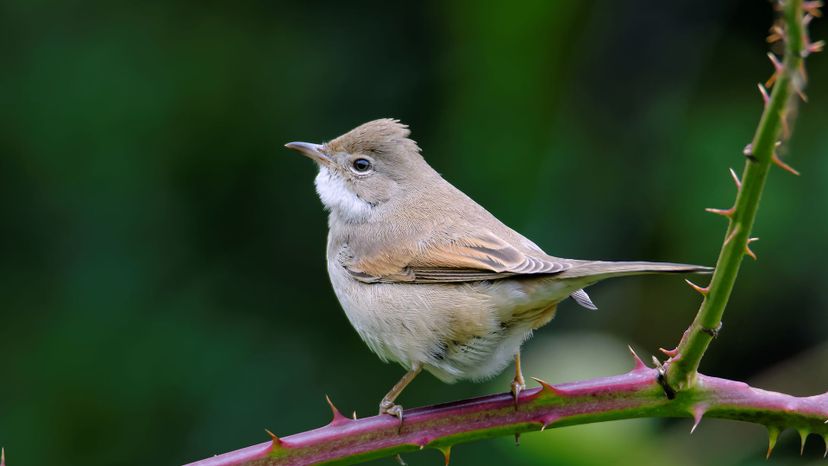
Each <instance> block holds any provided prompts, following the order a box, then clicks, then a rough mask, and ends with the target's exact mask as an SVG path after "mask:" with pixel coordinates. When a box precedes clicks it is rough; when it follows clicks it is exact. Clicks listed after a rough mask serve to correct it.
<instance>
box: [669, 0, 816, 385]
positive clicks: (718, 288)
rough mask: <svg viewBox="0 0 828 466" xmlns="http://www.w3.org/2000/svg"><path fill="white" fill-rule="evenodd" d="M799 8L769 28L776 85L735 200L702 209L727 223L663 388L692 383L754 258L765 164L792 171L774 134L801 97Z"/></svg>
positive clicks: (794, 0) (783, 128)
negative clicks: (745, 264)
mask: <svg viewBox="0 0 828 466" xmlns="http://www.w3.org/2000/svg"><path fill="white" fill-rule="evenodd" d="M808 3H809V7H812V6H811V5H810V3H811V2H808ZM802 10H803V4H802V0H787V1H786V2H785V3H784V13H783V20H782V21H781V23H778V24H777V25H775V26H774V28H773V29H772V32H773V34H772V35H771V37H769V39H771V40H772V39H779V38H782V37H784V40H785V57H784V61H783V63H782V64H780V63H779V62H778V61H777V59H776V57H775V56H774V55H773V54H769V57H770V58H771V62H772V63H773V64H774V67H775V72H774V75H773V76H772V77H771V79H770V80H769V81H768V83H769V84H773V82H774V81H775V82H776V85H775V86H774V87H773V92H772V93H771V95H770V98H769V99H766V104H765V110H764V112H763V113H762V118H761V119H760V121H759V127H758V128H757V130H756V134H755V135H754V137H753V141H752V142H751V143H750V144H749V145H748V146H747V147H746V148H745V156H746V160H745V168H744V170H743V172H742V179H741V181H739V179H738V177H736V175H735V174H734V175H733V176H734V180H735V181H736V186H737V190H738V193H737V195H736V203H735V205H734V206H733V207H731V208H730V209H721V210H720V209H708V211H709V212H712V213H716V214H720V215H724V216H725V217H727V218H728V219H729V221H730V223H729V226H728V228H727V233H726V234H725V240H724V243H723V244H722V249H721V251H720V253H719V259H718V261H717V262H716V271H715V272H714V273H713V278H712V279H711V281H710V285H708V286H707V287H705V288H702V287H698V286H696V285H693V284H692V283H691V285H692V286H693V287H694V288H695V289H696V290H697V291H699V292H700V293H701V294H702V296H704V301H703V302H702V304H701V307H700V308H699V311H698V314H697V315H696V318H695V319H694V320H693V323H692V324H691V325H690V327H689V328H688V329H687V331H685V332H684V336H683V337H682V339H681V342H680V343H679V345H678V347H677V348H676V349H675V350H673V351H670V352H666V353H667V354H668V355H669V356H671V358H670V360H669V361H668V362H667V363H666V364H665V366H666V367H667V374H666V379H667V382H668V384H669V386H671V387H672V388H673V389H675V390H677V391H680V390H683V389H685V388H687V387H690V386H692V385H693V383H694V379H695V377H696V373H697V371H698V368H699V363H700V362H701V359H702V356H704V352H705V351H706V350H707V347H708V346H709V345H710V341H711V340H712V339H713V338H714V337H715V336H716V335H717V334H718V331H719V329H720V328H721V326H722V314H723V313H724V309H725V306H727V302H728V299H729V298H730V293H731V291H733V284H734V283H735V282H736V276H737V274H738V273H739V267H740V265H741V264H742V259H743V258H744V256H745V255H746V254H748V255H751V256H752V257H755V255H754V254H753V252H752V251H750V249H749V243H750V242H751V238H750V232H751V229H752V228H753V222H754V220H755V219H756V211H757V210H758V209H759V200H760V198H761V196H762V190H763V189H764V187H765V180H767V177H768V172H769V171H770V167H771V163H776V164H777V165H780V166H781V167H782V168H785V169H787V170H789V171H793V169H791V168H790V167H789V166H787V165H785V164H784V162H782V161H781V160H780V159H779V157H778V155H777V154H776V149H777V147H778V146H779V144H780V143H781V142H780V141H779V136H780V134H781V135H782V136H783V138H784V139H787V137H788V136H789V134H788V130H787V128H788V125H789V124H790V123H791V121H792V119H793V117H794V114H795V112H794V111H792V110H793V106H794V104H795V94H794V93H797V94H799V95H801V96H803V99H804V94H802V86H803V85H804V81H805V76H804V69H803V67H802V66H803V65H802V59H803V57H804V56H805V55H806V49H805V48H804V45H805V43H806V42H807V39H806V38H805V35H804V31H805V29H804V26H803V22H805V21H806V19H805V18H806V16H805V15H803V11H802ZM809 48H810V45H809ZM759 89H760V91H762V95H763V97H767V92H766V91H765V88H764V87H763V86H762V85H761V84H760V85H759ZM794 173H796V172H795V171H794ZM796 174H798V173H796Z"/></svg>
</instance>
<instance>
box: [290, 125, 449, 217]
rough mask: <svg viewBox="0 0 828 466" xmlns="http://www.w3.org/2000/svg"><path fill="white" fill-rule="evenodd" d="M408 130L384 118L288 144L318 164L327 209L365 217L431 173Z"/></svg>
mask: <svg viewBox="0 0 828 466" xmlns="http://www.w3.org/2000/svg"><path fill="white" fill-rule="evenodd" d="M410 133H411V132H410V131H409V130H408V126H406V125H404V124H402V123H400V122H399V121H398V120H393V119H390V118H384V119H381V120H374V121H370V122H368V123H365V124H363V125H360V126H358V127H356V128H354V129H352V130H351V131H349V132H347V133H345V134H343V135H342V136H339V137H337V138H336V139H333V140H331V141H329V142H327V143H324V144H313V143H308V142H291V143H288V144H285V147H287V148H288V149H293V150H295V151H297V152H299V153H301V154H303V155H305V156H307V157H309V158H310V159H312V160H313V161H314V162H316V163H317V165H318V166H319V174H318V175H317V176H316V181H315V183H316V190H317V192H318V193H319V197H320V199H321V200H322V203H323V204H324V205H325V207H326V208H327V209H328V210H330V211H331V212H333V213H335V214H337V216H339V217H340V218H342V219H343V220H345V221H349V222H363V221H366V220H368V219H369V218H370V217H371V215H372V214H373V213H374V211H375V210H376V209H377V208H378V207H381V206H383V205H384V204H386V203H388V202H389V201H392V200H394V199H395V198H398V197H400V196H404V195H405V194H406V192H407V191H408V190H409V189H410V188H411V187H412V186H416V185H418V184H419V183H417V181H418V180H420V179H422V177H423V176H428V175H430V174H432V173H433V170H431V168H430V167H429V166H428V165H427V164H426V163H425V161H424V160H423V158H422V156H421V155H420V148H419V147H418V146H417V143H416V142H414V141H412V140H411V139H409V138H408V135H409V134H410Z"/></svg>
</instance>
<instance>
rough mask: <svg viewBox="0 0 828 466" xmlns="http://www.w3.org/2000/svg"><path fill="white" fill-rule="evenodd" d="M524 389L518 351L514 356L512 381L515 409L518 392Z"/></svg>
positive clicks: (524, 384)
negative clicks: (513, 376)
mask: <svg viewBox="0 0 828 466" xmlns="http://www.w3.org/2000/svg"><path fill="white" fill-rule="evenodd" d="M524 388H526V381H525V380H523V372H522V371H521V370H520V351H518V354H516V355H515V379H514V380H512V396H513V397H514V398H515V409H517V407H518V398H519V397H520V392H522V391H523V389H524Z"/></svg>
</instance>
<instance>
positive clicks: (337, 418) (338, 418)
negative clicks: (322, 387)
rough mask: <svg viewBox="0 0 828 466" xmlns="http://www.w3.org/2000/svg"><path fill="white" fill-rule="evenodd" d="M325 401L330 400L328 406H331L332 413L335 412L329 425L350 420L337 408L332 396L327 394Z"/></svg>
mask: <svg viewBox="0 0 828 466" xmlns="http://www.w3.org/2000/svg"><path fill="white" fill-rule="evenodd" d="M325 401H327V402H328V406H330V407H331V413H332V414H333V419H331V422H330V423H329V424H328V425H334V426H335V425H338V424H342V423H343V422H347V421H350V419H348V418H347V417H345V416H343V415H342V413H340V412H339V410H338V409H336V406H334V404H333V401H331V398H330V397H329V396H328V395H325Z"/></svg>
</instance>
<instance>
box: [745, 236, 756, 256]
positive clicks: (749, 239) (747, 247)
mask: <svg viewBox="0 0 828 466" xmlns="http://www.w3.org/2000/svg"><path fill="white" fill-rule="evenodd" d="M754 241H759V238H748V240H747V244H745V254H747V255H748V256H750V258H751V259H753V260H756V259H757V257H756V253H755V252H753V251H752V250H751V249H750V243H753V242H754Z"/></svg>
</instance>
